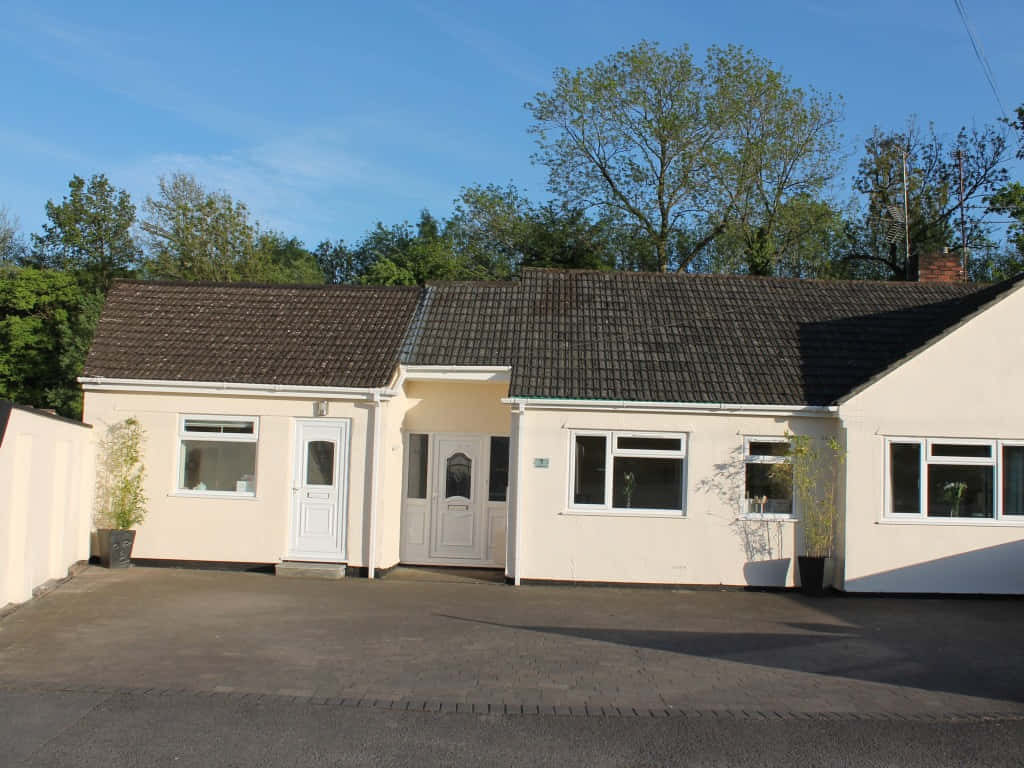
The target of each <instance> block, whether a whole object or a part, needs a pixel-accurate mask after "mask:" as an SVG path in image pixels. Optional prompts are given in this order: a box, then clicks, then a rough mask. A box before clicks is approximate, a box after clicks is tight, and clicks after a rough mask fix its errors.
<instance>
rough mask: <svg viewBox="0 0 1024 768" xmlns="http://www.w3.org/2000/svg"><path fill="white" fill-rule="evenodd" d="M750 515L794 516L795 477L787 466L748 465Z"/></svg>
mask: <svg viewBox="0 0 1024 768" xmlns="http://www.w3.org/2000/svg"><path fill="white" fill-rule="evenodd" d="M746 467H747V484H746V499H747V512H748V513H749V514H762V513H763V514H766V515H791V514H793V475H792V472H791V471H790V470H791V466H790V465H789V464H788V463H787V464H747V465H746Z"/></svg>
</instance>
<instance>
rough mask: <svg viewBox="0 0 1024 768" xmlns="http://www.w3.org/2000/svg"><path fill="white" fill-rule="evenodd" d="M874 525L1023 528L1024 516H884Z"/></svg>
mask: <svg viewBox="0 0 1024 768" xmlns="http://www.w3.org/2000/svg"><path fill="white" fill-rule="evenodd" d="M875 525H936V526H953V527H963V528H1024V518H1022V519H1020V520H1014V519H1008V518H1005V517H1004V518H1001V519H999V520H995V519H993V518H991V517H974V518H972V517H925V518H919V519H914V518H900V517H885V518H882V519H881V520H876V521H875Z"/></svg>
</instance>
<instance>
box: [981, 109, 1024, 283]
mask: <svg viewBox="0 0 1024 768" xmlns="http://www.w3.org/2000/svg"><path fill="white" fill-rule="evenodd" d="M1006 123H1007V125H1008V126H1009V127H1010V128H1012V129H1013V130H1015V131H1016V132H1017V159H1018V160H1024V105H1021V106H1019V107H1017V110H1016V119H1015V120H1012V121H1011V120H1007V121H1006ZM985 202H986V203H987V204H988V209H987V210H988V212H989V213H995V214H998V215H1001V216H1006V217H1008V219H1009V226H1008V227H1007V229H1006V246H1007V247H1006V249H1005V251H1003V252H1002V253H999V254H998V255H997V256H996V257H995V258H994V259H992V263H990V264H989V265H987V266H988V267H989V270H990V272H991V278H992V279H996V280H1000V279H1005V278H1008V277H1011V276H1013V275H1016V274H1018V273H1019V272H1021V271H1024V184H1022V183H1021V182H1019V181H1013V182H1010V183H1008V184H1006V185H1004V186H1003V187H1001V188H1000V189H998V190H996V191H995V192H994V193H992V195H990V196H989V197H988V198H986V200H985Z"/></svg>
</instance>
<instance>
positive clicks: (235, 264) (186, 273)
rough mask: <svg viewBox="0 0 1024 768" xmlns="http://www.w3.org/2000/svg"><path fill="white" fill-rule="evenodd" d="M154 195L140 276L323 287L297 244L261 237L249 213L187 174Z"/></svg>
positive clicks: (164, 182) (164, 180)
mask: <svg viewBox="0 0 1024 768" xmlns="http://www.w3.org/2000/svg"><path fill="white" fill-rule="evenodd" d="M158 185H159V195H158V196H157V197H156V198H152V197H147V198H146V202H145V203H144V204H143V211H144V218H143V220H142V221H141V222H140V227H141V229H142V231H143V233H145V246H146V252H147V257H146V262H145V273H146V275H147V276H149V277H153V278H159V279H170V280H214V281H226V282H231V281H248V282H270V283H289V282H323V277H322V275H321V274H320V271H319V268H318V267H317V264H316V259H315V258H314V256H313V255H312V254H311V253H309V251H307V250H306V249H305V248H304V247H303V245H302V243H301V242H300V241H299V240H297V239H295V238H289V237H287V236H285V235H283V234H281V233H278V232H269V231H262V230H261V229H260V227H259V224H258V223H256V222H253V221H250V218H249V208H248V207H247V206H246V205H245V203H242V202H238V201H235V200H233V199H232V198H231V196H230V195H229V194H228V193H226V192H209V191H207V190H205V189H204V188H203V187H202V185H200V184H199V182H198V181H196V179H195V177H194V176H192V175H190V174H184V173H174V174H172V175H171V176H169V177H163V176H162V177H160V179H159V182H158Z"/></svg>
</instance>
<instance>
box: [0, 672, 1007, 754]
mask: <svg viewBox="0 0 1024 768" xmlns="http://www.w3.org/2000/svg"><path fill="white" fill-rule="evenodd" d="M1021 755H1024V721H1020V720H985V719H982V718H977V719H973V720H970V721H967V720H962V721H961V720H952V721H932V720H928V719H923V720H911V721H901V720H893V719H885V720H875V721H873V720H858V719H856V718H855V717H853V716H850V717H842V716H835V715H831V716H828V717H810V718H808V719H785V720H775V721H770V720H765V719H763V718H754V719H748V718H746V717H743V716H731V717H725V718H722V717H716V716H714V715H711V714H708V715H706V716H702V717H695V716H693V715H692V714H691V715H689V716H686V717H672V716H669V717H665V718H650V717H643V718H639V717H607V718H605V717H573V716H564V717H563V716H556V715H546V716H538V715H534V716H522V715H518V716H515V715H505V714H501V715H498V714H458V713H453V714H446V713H427V712H407V711H391V710H380V709H373V708H365V707H357V708H352V707H346V706H344V705H341V704H337V703H330V702H328V703H320V704H316V703H311V702H310V701H308V700H298V701H295V700H291V699H289V698H288V697H268V698H264V699H261V700H252V699H251V698H250V699H247V698H244V697H239V696H230V695H225V696H216V695H213V696H196V695H194V694H189V693H150V694H122V693H110V694H97V693H88V692H57V691H49V692H45V691H24V692H17V691H5V692H0V763H2V764H4V765H5V766H11V768H14V767H15V766H61V767H62V768H63V767H64V766H83V767H87V766H104V768H115V767H116V766H147V767H148V766H164V765H166V766H180V767H182V768H185V767H188V766H196V768H209V767H210V766H246V768H255V767H256V766H371V765H372V766H407V765H416V766H435V765H436V766H452V765H459V766H478V765H486V766H505V765H508V766H524V765H529V766H558V767H559V768H565V767H566V766H577V765H579V766H588V767H590V768H598V767H600V766H661V765H685V766H719V765H721V766H762V767H763V766H774V765H778V766H787V768H792V767H794V766H796V767H800V766H833V765H835V766H901V767H903V768H912V767H913V766H922V767H924V766H927V767H928V768H935V767H936V766H946V765H948V766H998V765H1020V764H1021Z"/></svg>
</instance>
